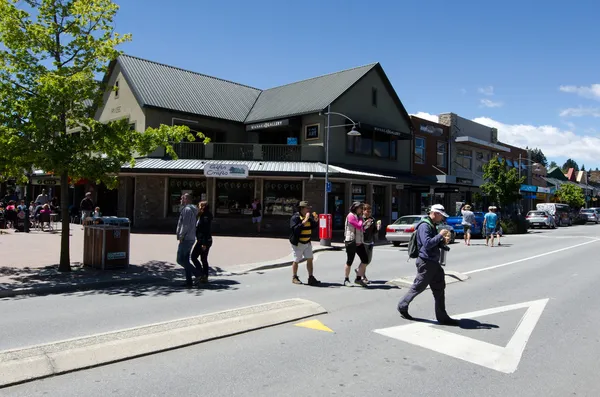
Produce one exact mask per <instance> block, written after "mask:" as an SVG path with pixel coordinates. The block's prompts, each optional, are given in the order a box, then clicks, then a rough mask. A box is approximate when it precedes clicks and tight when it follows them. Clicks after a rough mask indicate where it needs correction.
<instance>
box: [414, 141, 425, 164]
mask: <svg viewBox="0 0 600 397" xmlns="http://www.w3.org/2000/svg"><path fill="white" fill-rule="evenodd" d="M415 163H416V164H425V138H423V137H415Z"/></svg>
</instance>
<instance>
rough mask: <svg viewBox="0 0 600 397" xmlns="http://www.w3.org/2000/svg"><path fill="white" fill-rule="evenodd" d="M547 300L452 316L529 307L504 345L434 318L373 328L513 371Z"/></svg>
mask: <svg viewBox="0 0 600 397" xmlns="http://www.w3.org/2000/svg"><path fill="white" fill-rule="evenodd" d="M548 301H549V299H540V300H536V301H531V302H524V303H517V304H515V305H508V306H501V307H495V308H492V309H485V310H479V311H476V312H471V313H465V314H460V315H455V316H453V317H454V318H459V319H460V318H464V319H468V318H476V317H483V316H489V315H491V314H498V313H504V312H509V311H512V310H520V309H525V308H526V309H527V311H526V312H525V314H524V315H523V317H522V318H521V321H520V322H519V325H518V326H517V328H516V329H515V331H514V334H513V335H512V337H511V338H510V341H509V342H508V344H507V345H506V346H505V347H503V346H498V345H494V344H491V343H487V342H482V341H480V340H477V339H473V338H469V337H466V336H462V335H458V334H455V333H453V332H449V331H443V330H441V329H439V328H434V327H433V326H434V325H436V324H435V323H434V322H432V323H413V324H409V325H401V326H397V327H390V328H383V329H376V330H375V331H374V332H376V333H378V334H381V335H384V336H388V337H390V338H394V339H397V340H400V341H404V342H407V343H410V344H413V345H416V346H420V347H424V348H426V349H430V350H433V351H436V352H438V353H442V354H445V355H447V356H450V357H455V358H458V359H461V360H464V361H468V362H470V363H473V364H477V365H481V366H483V367H487V368H490V369H493V370H495V371H499V372H503V373H506V374H512V373H513V372H515V371H516V370H517V367H518V365H519V362H520V361H521V357H522V356H523V351H524V350H525V346H526V345H527V341H528V340H529V337H530V336H531V334H532V332H533V329H534V328H535V326H536V324H537V322H538V320H539V319H540V317H541V315H542V312H543V311H544V308H545V307H546V304H547V303H548Z"/></svg>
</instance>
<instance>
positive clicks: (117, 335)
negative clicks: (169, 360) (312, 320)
mask: <svg viewBox="0 0 600 397" xmlns="http://www.w3.org/2000/svg"><path fill="white" fill-rule="evenodd" d="M326 313H327V311H326V310H325V309H324V308H323V307H322V306H321V305H319V304H318V303H316V302H312V301H309V300H305V299H286V300H281V301H275V302H269V303H265V304H261V305H254V306H248V307H242V308H239V309H233V310H226V311H221V312H216V313H211V314H205V315H201V316H195V317H189V318H184V319H180V320H175V321H167V322H162V323H157V324H151V325H146V326H142V327H135V328H130V329H125V330H121V331H113V332H107V333H103V334H97V335H90V336H86V337H82V338H75V339H69V340H63V341H58V342H54V343H47V344H43V345H37V346H31V347H26V348H22V349H13V350H6V351H3V352H0V388H2V387H6V386H12V385H15V384H19V383H24V382H28V381H32V380H36V379H42V378H47V377H50V376H54V375H59V374H64V373H68V372H74V371H78V370H81V369H86V368H93V367H98V366H101V365H106V364H110V363H115V362H119V361H124V360H129V359H133V358H137V357H143V356H148V355H150V354H154V353H159V352H164V351H169V350H174V349H178V348H181V347H185V346H191V345H195V344H198V343H202V342H208V341H211V340H215V339H221V338H225V337H228V336H233V335H238V334H243V333H246V332H250V331H255V330H259V329H263V328H268V327H272V326H275V325H280V324H285V323H289V322H292V321H296V320H300V319H304V318H309V317H313V316H316V315H320V314H326Z"/></svg>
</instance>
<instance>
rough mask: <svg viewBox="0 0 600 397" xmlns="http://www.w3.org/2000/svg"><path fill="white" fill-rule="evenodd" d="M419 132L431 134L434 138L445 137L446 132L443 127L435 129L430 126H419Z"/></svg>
mask: <svg viewBox="0 0 600 397" xmlns="http://www.w3.org/2000/svg"><path fill="white" fill-rule="evenodd" d="M419 131H421V132H425V133H427V134H431V135H434V136H442V135H444V130H443V129H442V128H441V127H435V126H433V125H429V124H421V125H420V126H419Z"/></svg>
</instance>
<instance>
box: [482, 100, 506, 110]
mask: <svg viewBox="0 0 600 397" xmlns="http://www.w3.org/2000/svg"><path fill="white" fill-rule="evenodd" d="M479 103H480V104H481V106H482V107H485V108H499V107H501V106H502V105H503V103H502V102H498V101H492V100H490V99H480V100H479Z"/></svg>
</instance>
